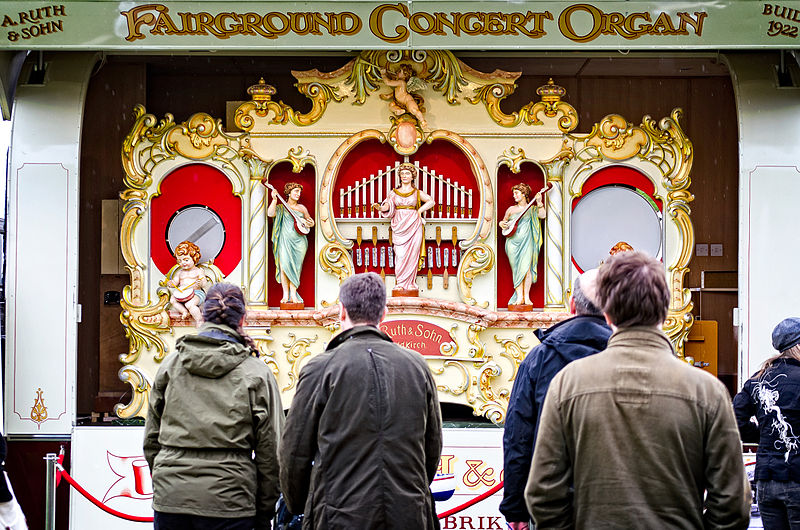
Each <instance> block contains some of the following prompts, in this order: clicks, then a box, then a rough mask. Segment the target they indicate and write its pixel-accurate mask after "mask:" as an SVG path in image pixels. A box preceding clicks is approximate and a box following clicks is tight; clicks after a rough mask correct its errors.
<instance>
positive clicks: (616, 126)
mask: <svg viewBox="0 0 800 530" xmlns="http://www.w3.org/2000/svg"><path fill="white" fill-rule="evenodd" d="M648 142H649V137H648V135H647V133H645V131H644V130H643V129H642V128H640V127H637V126H635V125H633V124H632V123H628V122H627V121H626V120H625V118H623V117H622V116H619V115H618V114H609V115H608V116H606V117H605V118H603V120H602V121H601V122H600V123H599V124H596V125H595V126H594V128H593V129H592V132H590V133H589V136H588V138H587V139H586V145H587V146H592V147H596V148H597V149H598V150H599V151H600V153H601V154H602V155H603V156H604V157H606V158H607V159H609V160H627V159H629V158H632V157H634V156H635V155H636V154H637V153H639V151H641V150H642V149H643V148H645V147H646V146H647V144H648Z"/></svg>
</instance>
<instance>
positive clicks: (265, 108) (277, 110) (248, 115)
mask: <svg viewBox="0 0 800 530" xmlns="http://www.w3.org/2000/svg"><path fill="white" fill-rule="evenodd" d="M292 75H294V76H295V78H296V79H297V80H298V83H297V84H296V86H297V90H298V91H299V92H300V93H301V94H303V95H304V96H306V97H307V98H309V99H310V100H311V110H310V111H309V112H307V113H305V114H301V113H298V112H296V111H295V110H294V109H293V108H292V107H290V106H289V105H287V104H285V103H284V102H283V101H273V100H272V96H273V95H274V94H275V88H274V87H273V86H271V85H268V84H266V83H265V82H264V78H263V77H262V78H261V79H260V80H259V81H258V84H257V85H253V86H251V87H250V88H249V89H247V92H248V93H249V94H251V96H252V98H253V99H252V101H247V102H245V103H242V104H241V105H239V107H238V108H237V109H236V113H235V114H234V123H235V124H236V126H237V127H239V128H240V129H242V130H243V131H245V132H249V131H250V130H252V129H253V127H254V126H255V119H254V118H253V116H252V114H255V115H256V116H258V117H259V118H266V117H268V116H269V114H270V113H272V114H273V117H272V119H271V120H270V121H269V123H274V124H277V125H285V124H287V123H289V122H290V121H291V122H292V123H293V124H295V125H298V126H301V127H302V126H308V125H313V124H314V123H316V122H318V121H319V120H320V118H322V116H323V115H324V114H325V110H326V109H327V108H328V103H329V102H330V101H336V102H339V101H342V100H343V99H344V96H340V95H339V93H338V91H337V89H336V88H335V87H334V86H331V85H329V84H327V83H323V82H321V81H314V80H312V79H310V78H309V77H310V76H309V73H308V72H295V71H293V72H292Z"/></svg>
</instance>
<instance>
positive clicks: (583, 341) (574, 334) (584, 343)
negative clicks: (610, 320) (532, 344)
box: [535, 315, 611, 364]
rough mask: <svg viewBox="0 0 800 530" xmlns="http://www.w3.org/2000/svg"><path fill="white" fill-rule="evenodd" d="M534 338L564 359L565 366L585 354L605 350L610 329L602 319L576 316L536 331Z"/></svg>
mask: <svg viewBox="0 0 800 530" xmlns="http://www.w3.org/2000/svg"><path fill="white" fill-rule="evenodd" d="M535 333H536V338H538V339H539V341H540V342H541V343H542V344H546V345H547V346H550V350H551V351H552V352H553V353H554V354H555V355H557V356H560V357H562V358H563V359H564V361H565V364H566V363H570V362H572V361H575V360H577V359H580V358H582V357H585V356H586V355H587V352H591V353H594V352H598V351H602V350H605V349H606V344H607V343H608V339H609V337H611V327H610V326H609V325H608V324H607V323H606V321H605V319H604V318H603V317H597V316H588V315H578V316H574V317H572V318H568V319H567V320H564V321H563V322H559V323H558V324H556V325H555V326H551V327H549V328H547V329H537V330H536V332H535Z"/></svg>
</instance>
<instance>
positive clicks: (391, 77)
mask: <svg viewBox="0 0 800 530" xmlns="http://www.w3.org/2000/svg"><path fill="white" fill-rule="evenodd" d="M381 77H382V78H383V82H384V83H386V86H389V87H392V88H393V89H394V94H387V95H385V96H381V97H383V98H384V99H389V98H390V97H392V98H393V100H392V101H390V102H389V108H390V109H391V110H392V112H394V113H395V115H398V116H399V115H400V114H404V113H406V112H408V113H409V114H412V115H413V116H414V117H415V118H417V120H419V124H420V125H421V126H422V127H425V126H426V125H427V124H428V122H427V121H426V120H425V116H424V115H423V114H422V112H423V110H424V107H423V108H420V107H421V105H422V101H423V100H422V96H420V95H418V94H414V92H418V91H420V90H423V89H424V88H425V82H424V81H423V80H422V79H420V78H419V77H417V76H415V75H414V69H413V68H411V65H409V64H401V65H400V67H399V68H398V69H397V72H395V73H392V72H387V71H386V68H381Z"/></svg>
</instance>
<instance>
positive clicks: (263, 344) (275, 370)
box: [253, 335, 281, 379]
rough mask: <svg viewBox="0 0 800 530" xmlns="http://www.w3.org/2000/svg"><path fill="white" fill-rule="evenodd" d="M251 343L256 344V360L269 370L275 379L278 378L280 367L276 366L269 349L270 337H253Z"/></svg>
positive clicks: (275, 360) (272, 353)
mask: <svg viewBox="0 0 800 530" xmlns="http://www.w3.org/2000/svg"><path fill="white" fill-rule="evenodd" d="M253 341H254V342H255V343H256V348H258V358H259V360H261V361H263V362H264V364H266V365H267V366H268V367H269V368H270V369H271V370H272V374H273V375H274V376H275V379H277V378H278V375H280V373H281V369H280V366H278V361H277V359H275V352H274V351H272V350H270V349H269V343H270V342H272V337H270V336H268V335H266V336H253Z"/></svg>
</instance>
